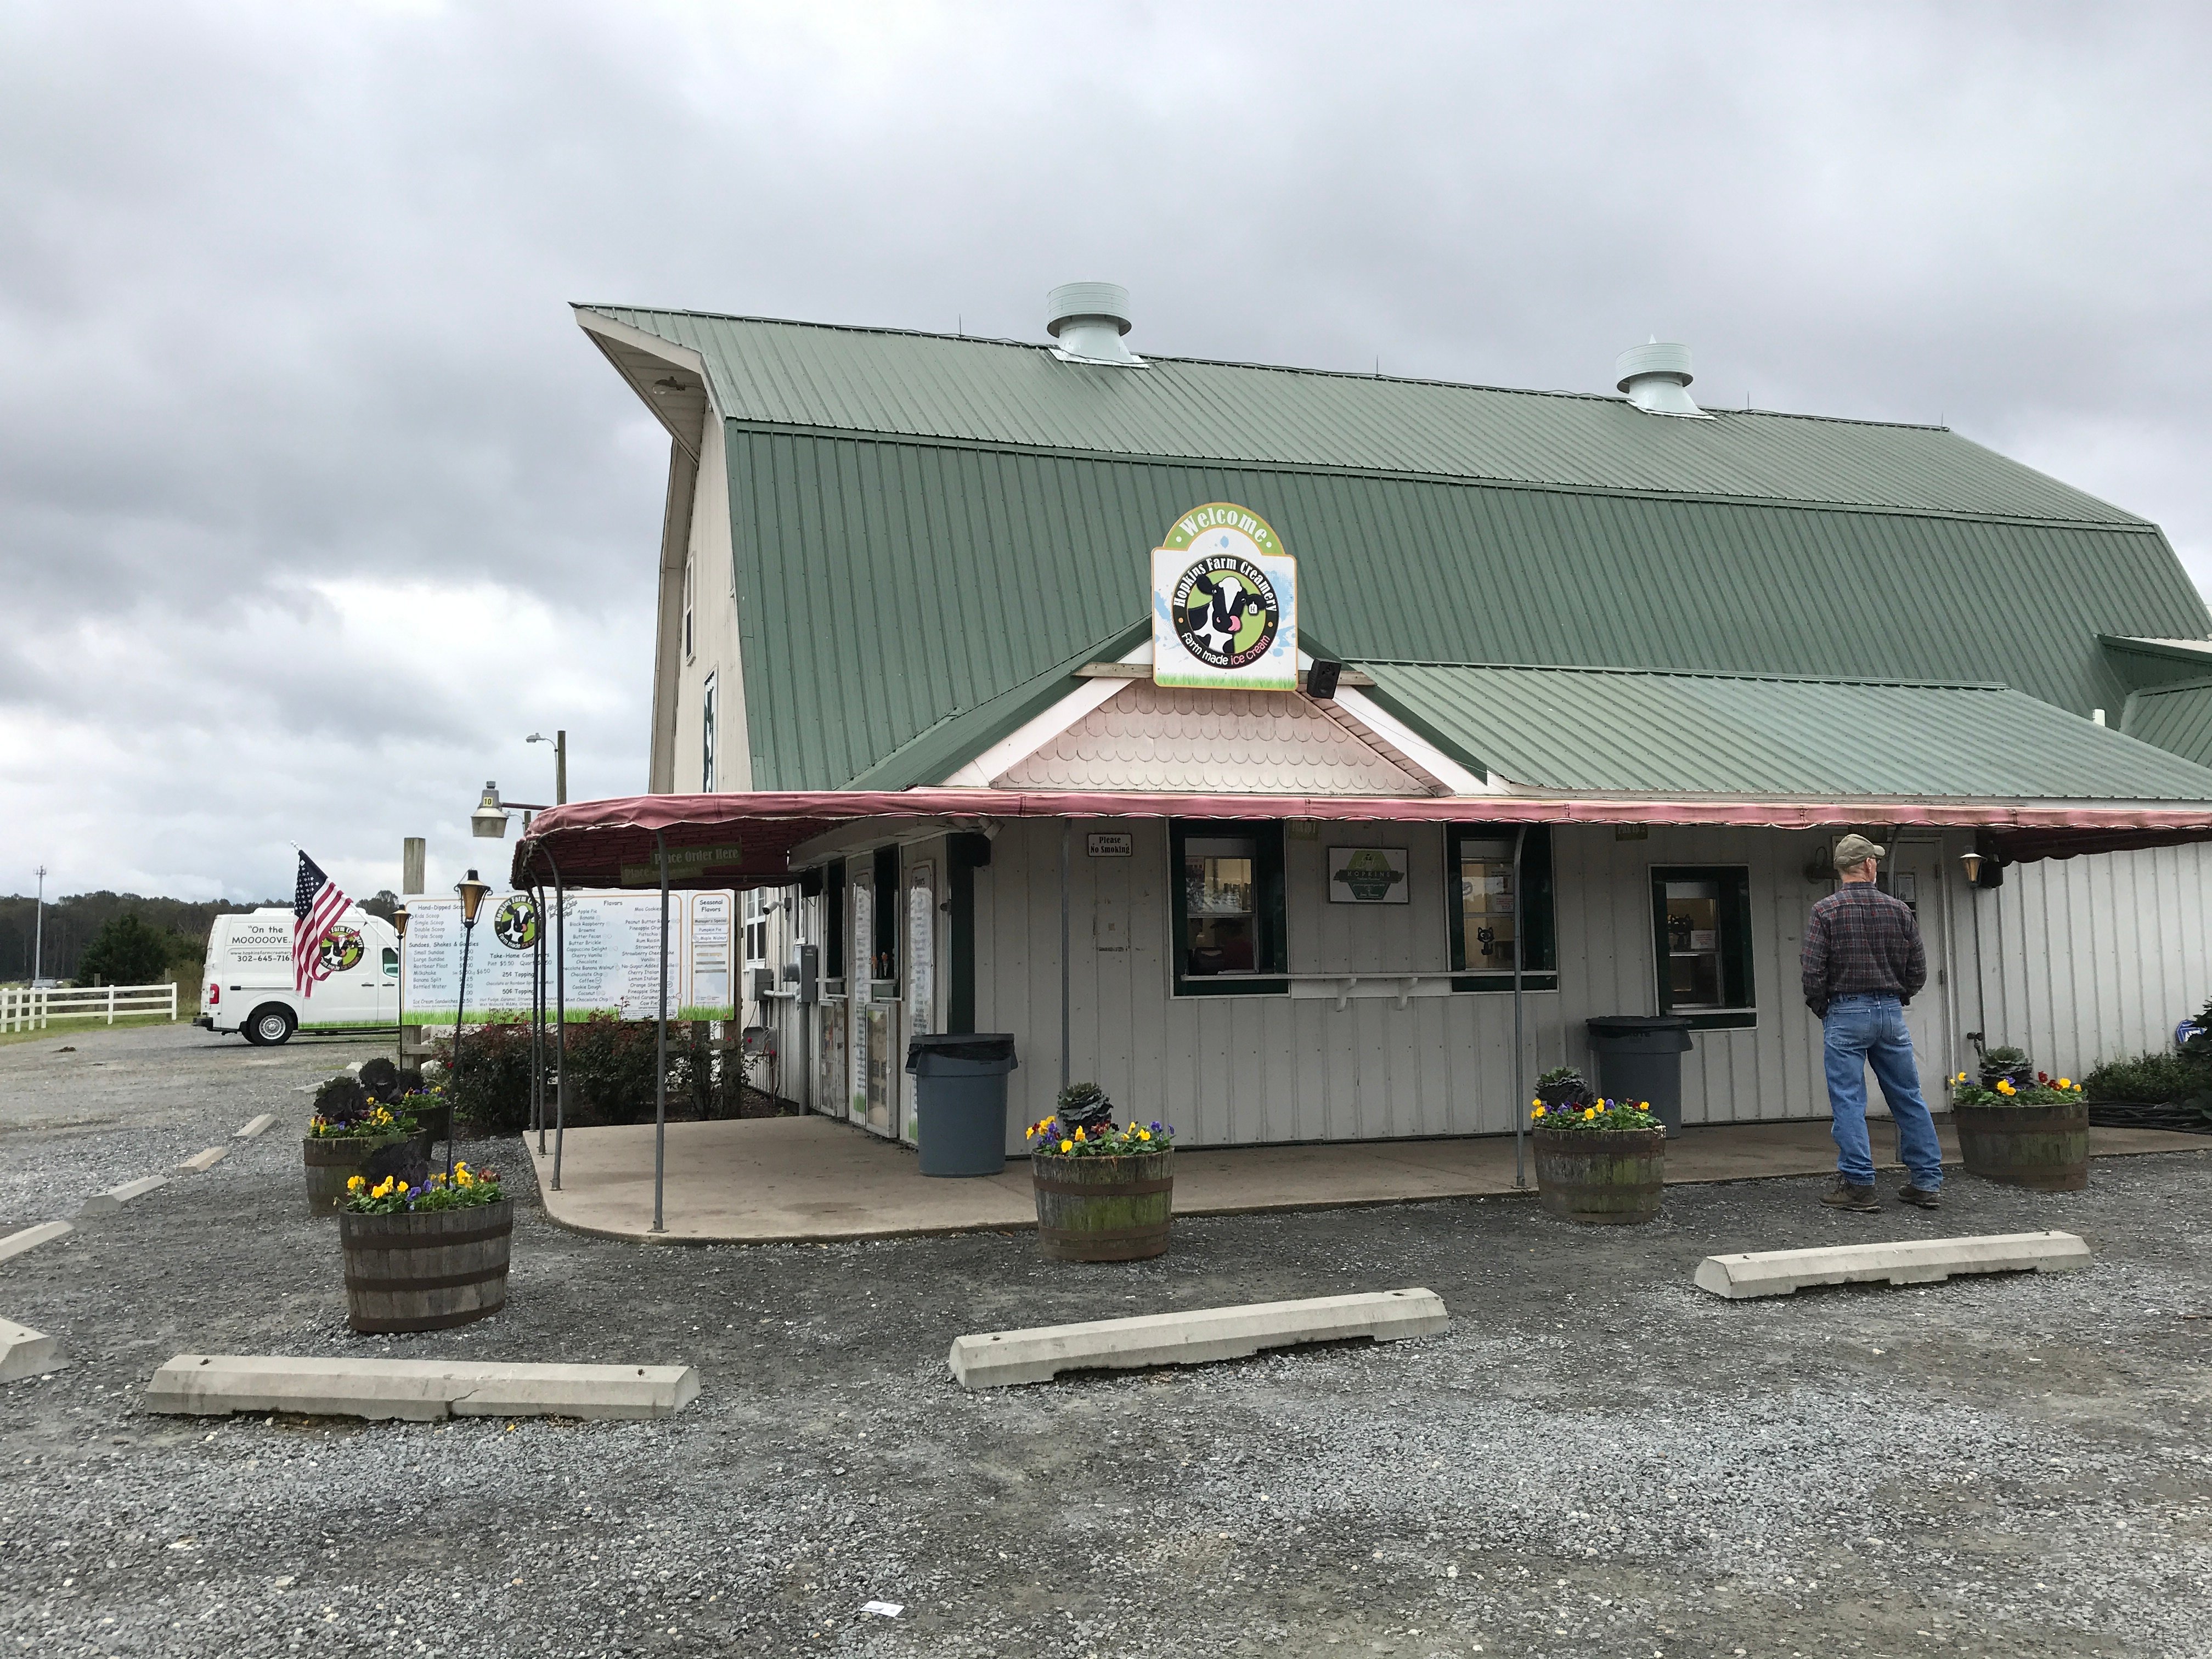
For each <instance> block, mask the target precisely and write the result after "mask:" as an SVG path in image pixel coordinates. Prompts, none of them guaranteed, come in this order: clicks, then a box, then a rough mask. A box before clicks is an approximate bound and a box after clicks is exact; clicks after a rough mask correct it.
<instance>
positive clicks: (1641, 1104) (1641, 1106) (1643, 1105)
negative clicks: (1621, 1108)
mask: <svg viewBox="0 0 2212 1659" xmlns="http://www.w3.org/2000/svg"><path fill="white" fill-rule="evenodd" d="M1636 1109H1637V1110H1638V1111H1639V1112H1648V1111H1650V1109H1651V1103H1650V1101H1648V1100H1639V1101H1638V1102H1637V1103H1636Z"/></svg>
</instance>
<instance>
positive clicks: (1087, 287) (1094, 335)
mask: <svg viewBox="0 0 2212 1659" xmlns="http://www.w3.org/2000/svg"><path fill="white" fill-rule="evenodd" d="M1045 305H1046V310H1047V321H1046V323H1045V325H1044V331H1045V332H1046V333H1048V334H1049V335H1051V336H1052V337H1053V338H1054V339H1055V340H1057V341H1059V342H1060V343H1059V344H1058V345H1056V346H1054V348H1053V354H1052V355H1053V356H1055V357H1060V358H1064V359H1066V361H1067V362H1079V363H1121V364H1122V365H1124V366H1127V367H1132V368H1140V367H1142V366H1143V363H1144V359H1142V358H1141V357H1139V356H1135V355H1134V354H1133V353H1132V352H1131V351H1130V349H1129V348H1128V347H1127V346H1125V345H1123V344H1122V343H1121V337H1122V336H1123V335H1124V334H1127V332H1128V331H1129V290H1128V289H1126V288H1123V287H1122V286H1121V284H1120V283H1061V284H1060V286H1059V287H1058V288H1056V289H1053V291H1052V292H1051V294H1050V295H1047V296H1046V300H1045Z"/></svg>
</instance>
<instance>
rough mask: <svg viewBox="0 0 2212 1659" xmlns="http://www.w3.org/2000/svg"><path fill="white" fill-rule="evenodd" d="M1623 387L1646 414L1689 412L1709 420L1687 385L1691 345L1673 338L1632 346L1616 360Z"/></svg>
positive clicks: (1615, 370) (1683, 413) (1688, 382)
mask: <svg viewBox="0 0 2212 1659" xmlns="http://www.w3.org/2000/svg"><path fill="white" fill-rule="evenodd" d="M1613 373H1614V374H1618V375H1619V376H1620V382H1619V385H1620V390H1621V391H1623V392H1626V393H1627V394H1628V401H1629V402H1631V403H1632V404H1635V405H1636V406H1637V407H1638V409H1640V410H1643V411H1644V413H1645V414H1646V415H1689V416H1702V417H1704V418H1705V419H1708V420H1710V419H1711V416H1707V415H1705V410H1702V409H1699V407H1698V405H1697V403H1696V401H1695V400H1694V399H1693V398H1691V396H1690V394H1689V392H1688V391H1687V390H1686V387H1687V386H1689V384H1690V381H1691V380H1692V375H1691V374H1690V348H1689V347H1687V346H1686V345H1683V344H1681V343H1679V342H1678V341H1674V340H1653V341H1651V342H1650V343H1648V344H1645V345H1640V346H1631V347H1629V349H1627V350H1626V351H1624V352H1622V353H1621V354H1620V356H1618V357H1616V358H1614V359H1613Z"/></svg>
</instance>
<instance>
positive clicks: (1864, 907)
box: [1798, 836, 1943, 1211]
mask: <svg viewBox="0 0 2212 1659" xmlns="http://www.w3.org/2000/svg"><path fill="white" fill-rule="evenodd" d="M1883 856H1885V854H1883V852H1882V849H1881V848H1879V847H1877V846H1876V845H1875V843H1874V842H1870V841H1869V840H1868V839H1867V838H1866V837H1865V836H1844V838H1843V839H1842V840H1841V841H1839V842H1837V843H1836V876H1837V878H1838V882H1839V883H1840V885H1839V886H1838V887H1837V889H1836V890H1835V891H1834V892H1832V893H1831V894H1829V895H1828V896H1827V897H1826V898H1824V899H1822V900H1821V901H1820V902H1819V903H1818V904H1815V905H1814V907H1813V914H1812V916H1811V919H1810V920H1808V921H1807V922H1806V924H1805V949H1804V951H1803V952H1802V956H1801V957H1800V958H1799V962H1798V967H1799V969H1800V970H1801V972H1802V975H1803V976H1804V982H1805V1006H1807V1007H1808V1008H1810V1009H1811V1010H1812V1011H1813V1012H1814V1014H1816V1015H1818V1016H1819V1017H1820V1024H1821V1031H1822V1040H1823V1041H1822V1046H1823V1048H1824V1049H1825V1050H1826V1059H1827V1070H1828V1109H1829V1114H1830V1116H1831V1119H1832V1124H1831V1127H1832V1129H1833V1131H1834V1133H1835V1137H1836V1184H1835V1185H1834V1187H1833V1188H1831V1189H1830V1190H1829V1192H1828V1193H1827V1194H1826V1196H1825V1197H1823V1198H1822V1199H1821V1200H1820V1201H1821V1202H1822V1203H1823V1204H1826V1205H1827V1206H1830V1207H1831V1208H1833V1209H1838V1210H1862V1211H1863V1210H1879V1209H1881V1200H1879V1199H1878V1198H1876V1197H1875V1189H1874V1150H1873V1147H1872V1146H1871V1145H1870V1144H1869V1141H1868V1139H1867V1121H1866V1103H1867V1096H1866V1068H1867V1067H1868V1066H1869V1065H1872V1066H1873V1067H1874V1074H1875V1078H1876V1079H1878V1080H1879V1081H1880V1082H1881V1094H1882V1098H1883V1099H1884V1100H1887V1102H1888V1103H1889V1115H1890V1116H1891V1118H1892V1119H1893V1120H1894V1121H1895V1122H1896V1124H1897V1152H1898V1157H1899V1160H1900V1161H1901V1162H1902V1163H1903V1164H1904V1165H1905V1171H1906V1174H1907V1175H1908V1176H1909V1177H1910V1179H1909V1180H1908V1181H1907V1182H1906V1183H1905V1185H1904V1186H1903V1187H1901V1188H1899V1189H1898V1194H1897V1195H1898V1197H1899V1198H1900V1199H1902V1200H1905V1202H1906V1203H1907V1204H1917V1205H1918V1206H1920V1207H1921V1208H1922V1209H1923V1210H1932V1209H1934V1208H1935V1207H1936V1204H1937V1203H1938V1201H1939V1200H1938V1199H1937V1197H1936V1194H1937V1193H1938V1192H1939V1191H1940V1190H1941V1189H1942V1185H1943V1153H1942V1148H1941V1147H1940V1146H1937V1144H1936V1120H1935V1119H1934V1118H1932V1117H1930V1116H1929V1114H1928V1103H1927V1102H1926V1101H1924V1100H1923V1099H1922V1098H1921V1097H1920V1066H1919V1064H1918V1062H1917V1060H1914V1058H1913V1054H1912V1036H1911V1033H1910V1032H1909V1031H1907V1030H1905V1004H1906V1003H1908V1002H1910V1001H1911V1000H1912V999H1913V998H1914V997H1915V996H1917V995H1918V994H1919V992H1920V987H1922V986H1923V985H1925V984H1926V983H1927V982H1928V957H1927V954H1926V952H1925V951H1923V950H1922V948H1921V945H1920V926H1919V924H1918V923H1917V922H1916V921H1914V920H1913V917H1912V911H1911V907H1909V906H1908V905H1906V904H1905V903H1904V902H1902V901H1901V900H1899V899H1895V898H1893V897H1891V896H1889V895H1888V894H1887V893H1885V892H1883V891H1882V890H1881V889H1880V888H1878V887H1876V886H1875V860H1877V859H1880V858H1881V857H1883Z"/></svg>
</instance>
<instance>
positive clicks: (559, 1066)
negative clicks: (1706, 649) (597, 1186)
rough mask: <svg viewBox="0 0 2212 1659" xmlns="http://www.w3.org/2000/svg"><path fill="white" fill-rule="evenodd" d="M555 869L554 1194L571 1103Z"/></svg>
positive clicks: (564, 926)
mask: <svg viewBox="0 0 2212 1659" xmlns="http://www.w3.org/2000/svg"><path fill="white" fill-rule="evenodd" d="M545 862H546V863H548V864H550V865H551V866H553V1190H554V1191H555V1192H556V1193H557V1192H559V1191H560V1190H561V1130H562V1119H563V1118H564V1117H565V1116H566V1115H567V1114H566V1112H565V1110H564V1108H565V1107H566V1105H567V1103H568V948H567V947H568V893H567V890H565V889H564V888H563V887H562V884H561V866H560V863H559V861H558V860H556V859H555V858H554V856H553V854H551V853H550V852H548V853H547V854H545Z"/></svg>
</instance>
